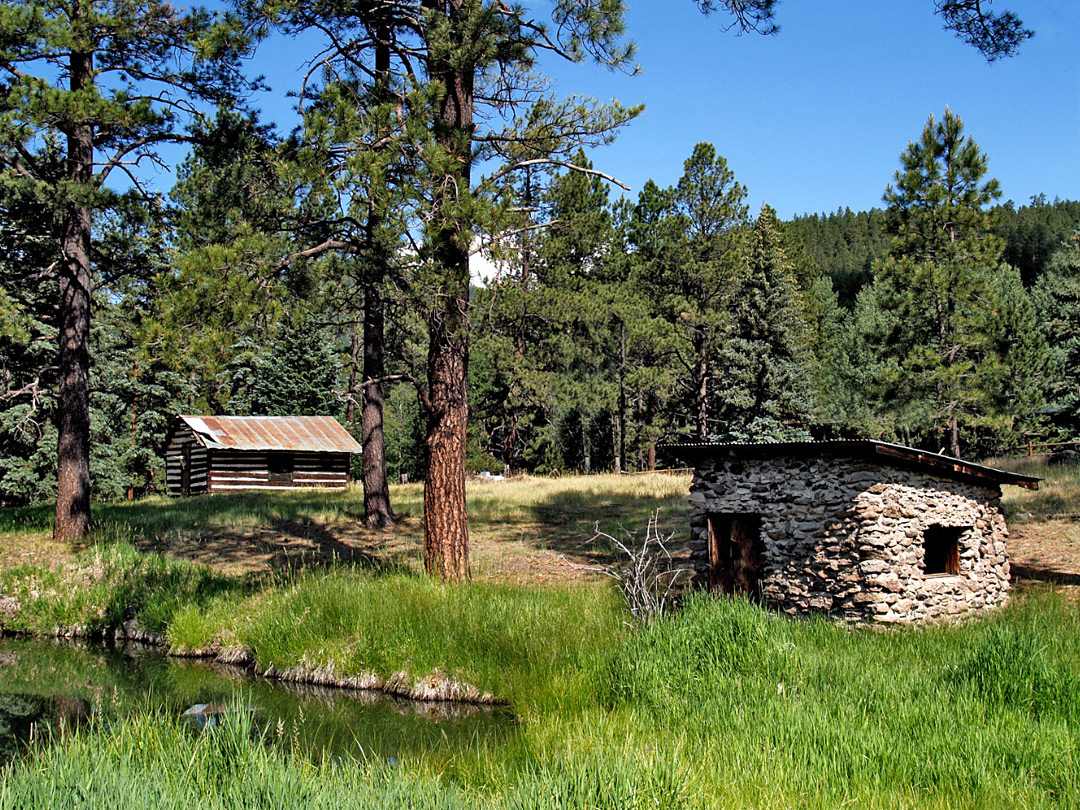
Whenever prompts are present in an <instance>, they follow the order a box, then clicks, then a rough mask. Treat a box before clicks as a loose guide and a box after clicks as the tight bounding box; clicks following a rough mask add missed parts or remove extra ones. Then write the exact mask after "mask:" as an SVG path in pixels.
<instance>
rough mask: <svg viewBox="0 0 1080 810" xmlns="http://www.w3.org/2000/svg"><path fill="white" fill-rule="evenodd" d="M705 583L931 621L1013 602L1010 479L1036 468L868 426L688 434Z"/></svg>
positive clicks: (837, 609)
mask: <svg viewBox="0 0 1080 810" xmlns="http://www.w3.org/2000/svg"><path fill="white" fill-rule="evenodd" d="M667 450H668V451H669V452H670V453H671V454H673V455H675V456H677V457H679V458H681V459H684V460H686V461H688V462H690V463H692V464H694V466H695V472H694V479H693V484H692V485H691V489H690V504H691V509H692V512H691V537H690V550H691V559H692V561H693V566H694V569H695V578H696V581H697V583H698V584H700V585H702V586H707V587H709V588H710V589H714V590H717V591H721V592H727V593H735V592H745V593H749V594H751V595H753V596H755V597H757V598H761V599H763V600H764V601H765V602H766V603H768V604H769V605H771V606H773V607H775V608H777V609H779V610H782V611H784V612H786V613H790V614H808V613H825V614H829V615H832V616H835V617H837V618H839V619H842V620H845V621H849V622H854V623H878V622H882V623H896V622H921V621H925V620H930V619H938V618H945V617H959V616H964V615H967V614H974V613H978V612H980V611H984V610H989V609H991V608H994V607H997V606H999V605H1002V604H1004V602H1005V601H1006V599H1007V597H1008V590H1009V556H1008V551H1007V549H1006V540H1007V538H1008V529H1007V527H1006V525H1005V518H1004V516H1003V515H1002V514H1001V510H1000V508H999V502H1000V499H1001V485H1002V484H1014V485H1017V486H1022V487H1027V488H1030V489H1037V488H1038V482H1039V479H1038V478H1032V477H1030V476H1024V475H1017V474H1014V473H1008V472H1004V471H1002V470H997V469H994V468H991V467H986V466H983V465H980V464H973V463H971V462H967V461H961V460H960V459H954V458H949V457H947V456H943V455H939V454H937V453H927V452H925V451H921V450H915V449H912V448H910V447H903V446H901V445H897V444H890V443H888V442H878V441H870V440H853V441H820V442H787V443H768V444H682V445H674V446H670V447H668V448H667Z"/></svg>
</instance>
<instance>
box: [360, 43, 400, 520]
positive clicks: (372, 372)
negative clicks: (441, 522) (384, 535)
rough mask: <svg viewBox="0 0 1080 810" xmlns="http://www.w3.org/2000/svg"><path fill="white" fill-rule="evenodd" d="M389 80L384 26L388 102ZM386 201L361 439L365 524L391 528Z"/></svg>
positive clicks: (369, 325) (373, 279) (371, 283)
mask: <svg viewBox="0 0 1080 810" xmlns="http://www.w3.org/2000/svg"><path fill="white" fill-rule="evenodd" d="M389 81H390V29H389V28H387V27H385V26H383V27H380V29H379V32H378V40H377V42H376V45H375V86H376V95H377V96H378V97H379V98H380V99H381V100H383V101H385V100H386V99H387V98H388V95H389V94H388V90H389V87H388V85H389ZM387 205H388V203H387V199H386V197H384V196H381V195H379V194H378V193H374V192H373V193H372V194H371V195H370V198H369V200H368V218H367V235H366V238H367V251H368V254H369V255H370V257H371V259H372V261H371V262H370V264H369V267H368V268H367V269H368V273H367V280H366V282H365V284H364V393H363V413H362V414H361V419H362V422H363V425H362V428H361V431H362V434H361V440H362V446H363V456H362V458H361V467H362V470H363V479H364V525H365V526H367V527H368V528H369V529H388V528H390V527H391V526H393V525H394V522H395V518H396V515H395V514H394V510H393V509H392V508H391V506H390V485H389V483H388V482H387V480H386V444H385V440H384V437H383V405H384V398H383V393H384V389H383V383H382V379H383V377H385V376H386V313H385V309H384V307H383V283H384V281H385V279H386V275H387V272H388V268H389V266H390V253H389V251H388V250H387V249H386V247H385V240H384V235H383V233H382V231H383V228H384V226H385V215H386V207H387Z"/></svg>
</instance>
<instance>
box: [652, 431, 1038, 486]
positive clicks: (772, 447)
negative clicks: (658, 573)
mask: <svg viewBox="0 0 1080 810" xmlns="http://www.w3.org/2000/svg"><path fill="white" fill-rule="evenodd" d="M657 449H658V450H663V451H665V452H668V453H670V454H672V455H674V456H676V457H677V458H683V459H687V460H692V459H700V458H707V457H716V456H727V457H730V458H775V457H776V456H782V455H800V456H812V455H850V456H867V457H873V458H878V459H883V460H889V461H892V462H894V463H896V462H900V463H904V464H907V465H909V466H913V467H916V468H918V469H921V470H925V471H927V472H933V473H937V474H938V475H942V476H945V477H949V478H960V479H964V480H978V481H992V482H994V483H998V484H1016V485H1017V486H1021V487H1025V488H1027V489H1038V488H1039V481H1041V480H1042V479H1041V478H1036V477H1035V476H1031V475H1020V474H1019V473H1011V472H1006V471H1005V470H999V469H997V468H996V467H987V466H986V465H984V464H976V463H975V462H973V461H964V460H963V459H959V458H953V457H951V456H945V455H942V454H941V453H931V452H928V451H926V450H917V449H915V448H914V447H905V446H904V445H902V444H893V443H891V442H879V441H876V440H874V439H831V440H827V441H807V442H687V443H684V444H669V445H663V446H661V447H658V448H657Z"/></svg>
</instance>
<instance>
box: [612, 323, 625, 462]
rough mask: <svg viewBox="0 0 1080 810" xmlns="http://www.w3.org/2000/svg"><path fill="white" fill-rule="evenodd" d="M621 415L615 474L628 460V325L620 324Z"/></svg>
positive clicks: (618, 419)
mask: <svg viewBox="0 0 1080 810" xmlns="http://www.w3.org/2000/svg"><path fill="white" fill-rule="evenodd" d="M618 410H619V413H618V418H617V420H616V427H615V430H616V433H617V434H618V435H617V436H616V441H617V444H616V448H617V449H616V453H615V472H617V473H618V472H622V464H623V461H624V460H625V459H626V324H625V323H620V324H619V408H618Z"/></svg>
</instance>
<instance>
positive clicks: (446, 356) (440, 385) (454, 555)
mask: <svg viewBox="0 0 1080 810" xmlns="http://www.w3.org/2000/svg"><path fill="white" fill-rule="evenodd" d="M423 5H424V8H425V9H428V10H430V11H433V12H435V13H437V14H440V15H442V14H445V15H446V16H447V17H449V18H450V26H449V28H450V30H451V32H452V34H451V36H452V37H453V36H465V35H466V31H465V28H466V26H464V25H462V24H461V23H462V21H461V20H460V19H459V18H460V17H461V16H463V15H466V14H468V8H467V5H468V4H466V3H465V2H464V0H424V3H423ZM463 6H466V8H463ZM463 44H464V43H460V42H450V43H446V45H447V46H448V47H446V48H441V47H440V48H430V47H429V50H428V53H429V56H430V57H431V58H430V61H429V64H428V72H429V75H431V77H432V78H433V79H436V80H437V81H440V82H441V83H442V85H443V87H444V88H445V95H444V96H443V98H442V100H441V102H440V105H441V106H440V110H439V113H438V115H437V116H436V120H435V121H434V122H433V123H434V130H435V139H436V141H437V142H438V144H439V146H440V147H442V148H443V149H445V150H446V151H447V153H448V154H450V155H452V156H455V157H456V160H454V161H452V162H451V166H452V168H451V169H449V170H448V174H447V177H446V180H447V182H446V183H442V184H439V185H438V187H436V188H435V189H434V192H433V193H434V194H435V200H434V203H435V205H434V208H435V214H436V217H437V220H436V224H434V225H433V228H432V234H431V247H432V261H433V262H434V265H435V268H436V273H437V274H438V282H437V288H436V290H435V300H434V301H433V302H432V303H431V314H430V316H429V319H428V332H429V337H428V339H429V341H430V342H429V345H428V399H429V403H428V404H429V410H428V432H427V439H426V443H425V444H426V451H427V475H426V476H425V479H424V566H425V568H426V569H427V572H428V574H429V575H431V576H439V577H441V578H442V579H443V580H447V581H452V582H463V581H465V580H467V579H468V578H469V527H468V517H467V512H466V505H465V435H466V423H467V420H468V400H467V398H466V379H467V375H468V365H469V335H468V305H469V253H468V246H469V240H470V236H471V227H469V224H470V223H469V222H468V221H467V217H468V214H466V213H465V212H464V211H463V210H462V208H461V201H462V200H467V199H468V197H469V194H470V191H471V188H470V184H471V179H472V178H471V160H472V128H473V121H472V118H473V72H472V70H471V69H469V68H468V67H467V66H462V65H460V64H457V63H456V61H455V59H456V57H455V53H456V51H457V50H459V49H460V48H459V47H458V46H461V45H463ZM463 220H465V221H463Z"/></svg>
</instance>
